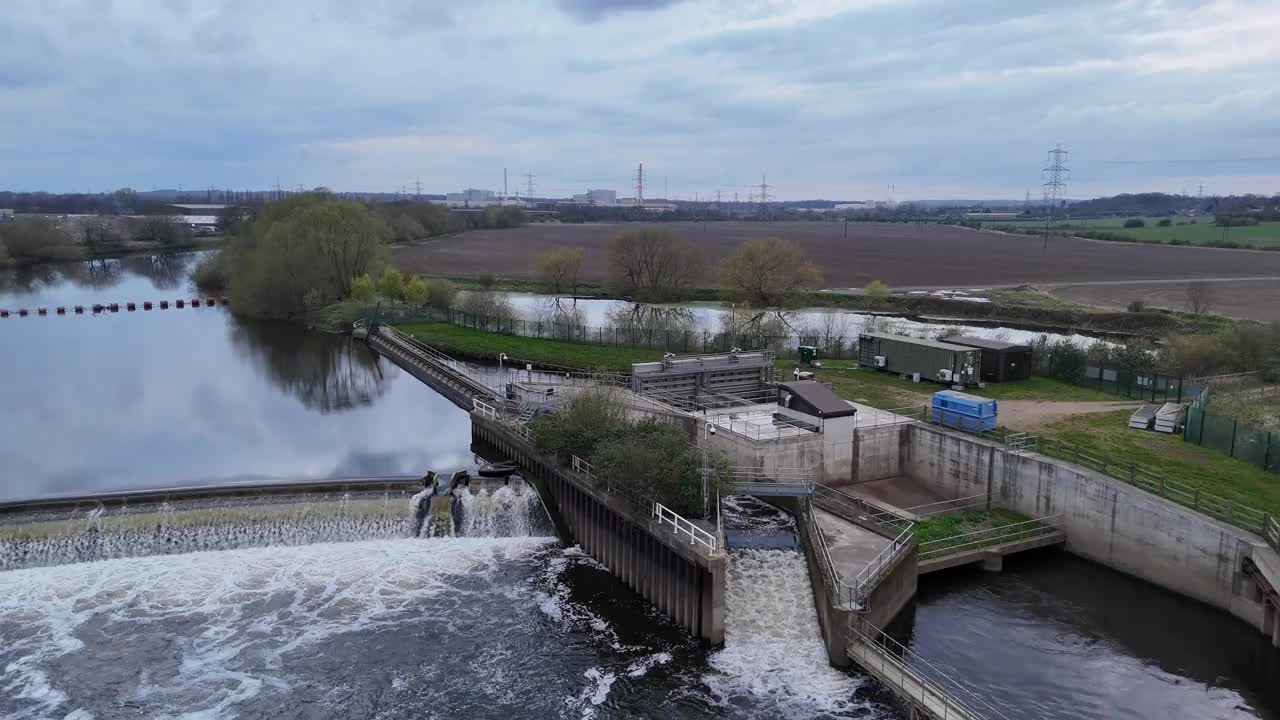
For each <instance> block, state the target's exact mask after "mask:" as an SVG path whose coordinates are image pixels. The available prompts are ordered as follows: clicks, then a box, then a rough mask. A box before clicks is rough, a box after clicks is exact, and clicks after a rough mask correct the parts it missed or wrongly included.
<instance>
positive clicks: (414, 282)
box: [404, 276, 427, 305]
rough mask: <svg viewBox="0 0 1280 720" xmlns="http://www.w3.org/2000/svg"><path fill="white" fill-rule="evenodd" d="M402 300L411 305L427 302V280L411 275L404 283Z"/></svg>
mask: <svg viewBox="0 0 1280 720" xmlns="http://www.w3.org/2000/svg"><path fill="white" fill-rule="evenodd" d="M404 301H405V302H407V303H410V304H412V305H425V304H426V303H427V281H426V280H423V279H422V277H421V276H417V277H413V278H411V279H410V280H409V282H407V283H405V284H404Z"/></svg>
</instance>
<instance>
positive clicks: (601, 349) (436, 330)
mask: <svg viewBox="0 0 1280 720" xmlns="http://www.w3.org/2000/svg"><path fill="white" fill-rule="evenodd" d="M396 327H398V328H399V329H400V330H402V331H404V332H407V333H410V334H412V335H414V336H415V337H417V338H418V339H419V340H421V341H422V342H424V343H426V344H428V345H431V346H432V347H434V348H436V349H437V350H440V351H441V352H445V353H449V354H452V355H459V356H462V357H468V358H477V359H481V360H492V361H494V362H497V360H498V356H499V355H500V354H502V353H506V354H507V359H508V360H509V361H510V362H512V363H534V364H536V365H544V366H559V367H566V368H577V369H583V370H624V371H628V372H629V371H630V370H631V363H634V362H647V361H650V360H661V359H662V351H661V350H633V349H631V348H618V347H611V346H608V345H585V344H582V343H571V342H560V341H558V340H539V339H537V338H526V337H519V336H516V335H500V334H498V333H491V332H484V331H483V330H472V329H470V328H462V327H458V326H456V325H449V324H447V323H409V324H405V325H397V326H396Z"/></svg>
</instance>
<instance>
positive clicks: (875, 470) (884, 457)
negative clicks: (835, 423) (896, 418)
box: [831, 425, 907, 485]
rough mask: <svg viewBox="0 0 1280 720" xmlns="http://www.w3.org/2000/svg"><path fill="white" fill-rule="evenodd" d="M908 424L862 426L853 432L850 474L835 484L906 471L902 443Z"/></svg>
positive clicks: (879, 477)
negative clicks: (903, 464) (904, 469)
mask: <svg viewBox="0 0 1280 720" xmlns="http://www.w3.org/2000/svg"><path fill="white" fill-rule="evenodd" d="M904 427H907V426H906V425H884V426H880V427H863V428H858V429H857V430H856V431H855V432H854V433H853V462H852V467H851V469H850V473H849V476H848V477H847V478H845V479H843V480H838V481H833V482H832V483H831V484H833V485H841V484H845V483H851V482H864V481H869V480H880V479H882V478H888V477H895V476H897V475H901V474H902V456H903V453H902V444H903V442H904V441H905V439H906V435H905V433H903V431H902V429H903V428H904Z"/></svg>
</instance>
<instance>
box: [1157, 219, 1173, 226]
mask: <svg viewBox="0 0 1280 720" xmlns="http://www.w3.org/2000/svg"><path fill="white" fill-rule="evenodd" d="M1172 225H1173V221H1172V220H1170V219H1169V218H1161V219H1160V222H1158V223H1156V227H1170V226H1172Z"/></svg>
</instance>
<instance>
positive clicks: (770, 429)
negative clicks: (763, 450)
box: [708, 410, 822, 443]
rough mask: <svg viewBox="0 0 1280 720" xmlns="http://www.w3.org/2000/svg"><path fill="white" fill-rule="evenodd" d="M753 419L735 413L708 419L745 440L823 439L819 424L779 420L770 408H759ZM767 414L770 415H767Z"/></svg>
mask: <svg viewBox="0 0 1280 720" xmlns="http://www.w3.org/2000/svg"><path fill="white" fill-rule="evenodd" d="M750 415H754V418H753V419H752V420H748V419H744V418H742V417H735V416H734V415H733V414H721V415H714V416H712V417H711V418H709V419H708V422H710V423H711V424H712V425H715V426H716V427H717V428H718V429H720V430H724V431H726V432H730V433H733V434H734V435H737V436H738V437H740V438H743V439H744V440H750V441H752V442H757V443H758V442H761V441H763V440H779V439H782V438H801V439H806V440H818V441H821V438H822V436H821V434H820V433H819V432H818V430H819V428H818V426H816V425H815V426H814V427H813V429H810V428H807V427H804V426H802V425H800V424H799V423H789V422H785V421H783V422H779V421H778V420H777V419H776V418H774V417H773V413H770V412H769V411H768V410H759V411H756V412H754V413H751V414H750ZM766 415H767V416H768V417H766Z"/></svg>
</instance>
